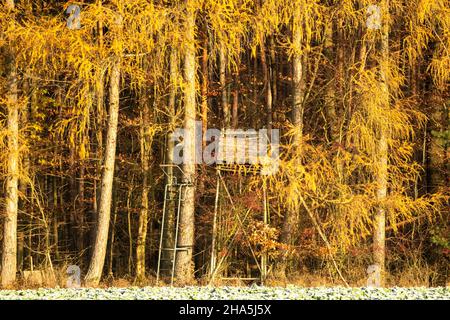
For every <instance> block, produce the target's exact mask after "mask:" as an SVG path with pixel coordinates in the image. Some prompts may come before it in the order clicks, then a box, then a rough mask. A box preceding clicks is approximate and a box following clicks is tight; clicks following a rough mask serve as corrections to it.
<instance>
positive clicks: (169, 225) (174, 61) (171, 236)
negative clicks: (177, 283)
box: [161, 48, 179, 270]
mask: <svg viewBox="0 0 450 320" xmlns="http://www.w3.org/2000/svg"><path fill="white" fill-rule="evenodd" d="M178 61H179V59H178V53H177V51H176V49H175V48H172V49H171V51H170V62H169V63H170V66H169V68H170V89H169V90H170V92H169V99H168V100H169V101H168V107H169V110H168V113H169V123H170V129H169V132H172V131H173V130H175V125H176V124H175V114H176V109H175V99H176V96H177V83H176V82H177V79H178V72H179V70H178V69H179V68H178ZM167 145H168V146H167V154H166V156H167V161H166V163H167V164H173V152H174V142H173V141H172V140H171V139H167ZM173 177H174V172H173V167H170V166H169V167H168V168H167V181H166V183H171V182H172V181H173ZM167 192H168V196H169V197H170V199H175V198H176V197H175V192H176V190H175V188H169V189H168V190H167ZM175 206H176V203H175V200H170V201H168V203H167V213H166V216H165V221H164V226H165V228H166V230H167V232H165V234H164V239H163V248H173V245H174V242H175ZM161 232H162V230H161ZM173 257H174V253H171V252H169V251H167V250H164V251H163V252H162V259H163V261H162V262H161V266H162V269H165V270H168V269H170V270H171V269H172V264H171V262H170V260H171V259H173Z"/></svg>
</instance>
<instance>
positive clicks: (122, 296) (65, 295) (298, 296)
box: [0, 286, 450, 300]
mask: <svg viewBox="0 0 450 320" xmlns="http://www.w3.org/2000/svg"><path fill="white" fill-rule="evenodd" d="M4 299H6V300H13V299H14V300H15V299H23V300H29V299H33V300H85V299H86V300H184V299H187V300H343V299H345V300H347V299H353V300H354V299H356V300H359V299H363V300H385V299H388V300H417V299H419V300H450V288H386V289H376V288H343V287H317V288H303V287H296V286H288V287H286V288H281V287H260V286H250V287H216V288H213V287H184V288H171V287H144V288H138V287H130V288H107V289H92V288H89V289H88V288H80V289H38V290H3V291H1V290H0V300H4Z"/></svg>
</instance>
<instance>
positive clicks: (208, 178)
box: [0, 0, 450, 288]
mask: <svg viewBox="0 0 450 320" xmlns="http://www.w3.org/2000/svg"><path fill="white" fill-rule="evenodd" d="M449 106H450V1H449V0H172V1H170V0H103V1H102V0H80V1H56V0H49V1H42V0H5V1H2V2H1V4H0V186H1V188H0V224H1V226H2V227H1V228H0V243H1V249H0V254H1V264H0V266H1V273H0V279H1V284H0V287H2V288H19V287H32V286H35V285H45V286H55V285H57V284H58V283H61V279H63V278H64V277H65V276H66V275H67V274H69V273H70V272H75V273H76V274H77V275H78V277H79V278H80V279H78V280H79V282H80V283H81V285H82V286H87V287H96V286H102V285H103V286H117V285H125V286H128V285H129V286H131V285H138V286H148V285H150V286H152V285H160V284H163V285H176V286H183V285H205V284H213V285H217V286H220V285H223V284H251V283H262V284H265V285H268V286H270V285H280V284H281V285H286V284H296V285H300V286H305V287H308V286H318V285H327V286H348V287H353V286H365V285H366V284H371V285H373V286H376V287H389V286H404V287H408V286H426V287H436V286H445V285H446V284H448V283H449V282H450V279H449V271H450V267H449V266H450V263H449V262H450V220H449V218H450V210H449V196H450V188H449V181H450V170H449V168H450V163H449V154H450V150H449V147H450V119H449ZM255 141H256V142H255ZM256 145H257V146H259V147H257V148H256V149H257V150H256V151H257V155H256V158H258V159H257V160H258V161H251V160H252V159H253V158H252V152H255V146H256ZM261 146H263V147H264V146H267V148H266V149H264V150H262V152H261V149H262V147H261ZM203 151H205V152H203ZM206 151H209V152H210V153H209V155H210V156H209V157H207V156H206V155H207V152H206ZM238 153H239V154H240V155H247V157H246V158H245V159H244V160H243V161H238V160H239V159H238V158H239V157H238ZM253 156H255V154H253ZM211 158H212V159H211ZM230 159H231V160H230ZM241 160H242V159H241ZM253 160H255V159H253ZM70 270H71V271H70ZM70 274H73V273H70ZM64 279H65V278H64ZM64 281H65V280H64Z"/></svg>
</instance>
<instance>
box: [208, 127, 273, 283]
mask: <svg viewBox="0 0 450 320" xmlns="http://www.w3.org/2000/svg"><path fill="white" fill-rule="evenodd" d="M257 145H258V134H257V133H256V132H254V133H249V132H244V133H243V132H242V131H232V130H226V131H225V132H223V133H222V136H221V138H220V140H219V151H218V155H217V159H216V168H215V169H216V176H217V183H216V195H215V205H214V216H213V227H212V243H211V262H210V268H209V279H210V280H209V282H210V283H212V282H213V281H214V279H216V278H217V277H218V276H219V274H220V272H221V267H222V265H223V264H224V262H225V260H226V259H227V258H228V256H229V253H230V252H231V251H232V249H233V247H234V246H235V241H236V238H237V236H238V235H243V237H244V241H245V242H246V243H247V244H248V246H249V248H250V252H251V254H252V259H253V260H254V261H253V262H254V264H255V265H256V266H257V269H258V273H259V276H258V277H254V276H247V277H239V276H235V277H223V276H220V279H221V280H243V281H260V282H261V283H264V281H265V279H266V277H267V270H268V259H267V254H262V255H261V257H260V258H258V257H257V255H256V252H255V248H253V246H252V244H251V242H250V239H249V235H248V234H247V232H246V228H245V223H246V221H247V218H248V216H249V213H250V211H251V209H248V210H247V212H246V213H245V216H244V217H243V218H241V216H240V215H239V214H238V213H237V214H234V217H235V224H234V226H233V227H232V228H231V233H227V232H226V231H224V230H223V229H224V228H226V226H225V225H224V224H223V223H222V222H223V221H224V220H225V213H224V212H222V211H221V208H220V194H221V192H223V191H225V198H226V199H228V201H229V203H230V204H231V206H232V208H233V210H235V209H236V206H235V203H234V201H233V198H232V196H231V194H230V192H229V188H228V186H227V182H226V175H228V176H229V175H236V174H240V175H244V176H248V175H257V174H261V172H262V170H263V169H264V168H263V167H262V166H261V165H259V164H255V162H250V161H249V159H251V157H253V156H257V154H255V152H254V151H255V150H257ZM239 153H240V155H242V154H247V155H248V158H247V159H246V157H245V156H244V157H243V158H242V157H240V155H238V154H239ZM263 208H264V210H263V222H264V224H268V223H269V222H270V214H269V206H268V203H267V194H266V188H265V186H263ZM227 231H230V230H227ZM219 240H220V241H219ZM218 253H221V254H220V256H218Z"/></svg>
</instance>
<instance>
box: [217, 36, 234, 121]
mask: <svg viewBox="0 0 450 320" xmlns="http://www.w3.org/2000/svg"><path fill="white" fill-rule="evenodd" d="M219 64H220V90H221V92H222V111H223V118H224V127H225V128H229V127H230V123H231V114H230V104H229V103H228V88H227V56H226V53H225V48H224V44H221V45H220V50H219Z"/></svg>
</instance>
